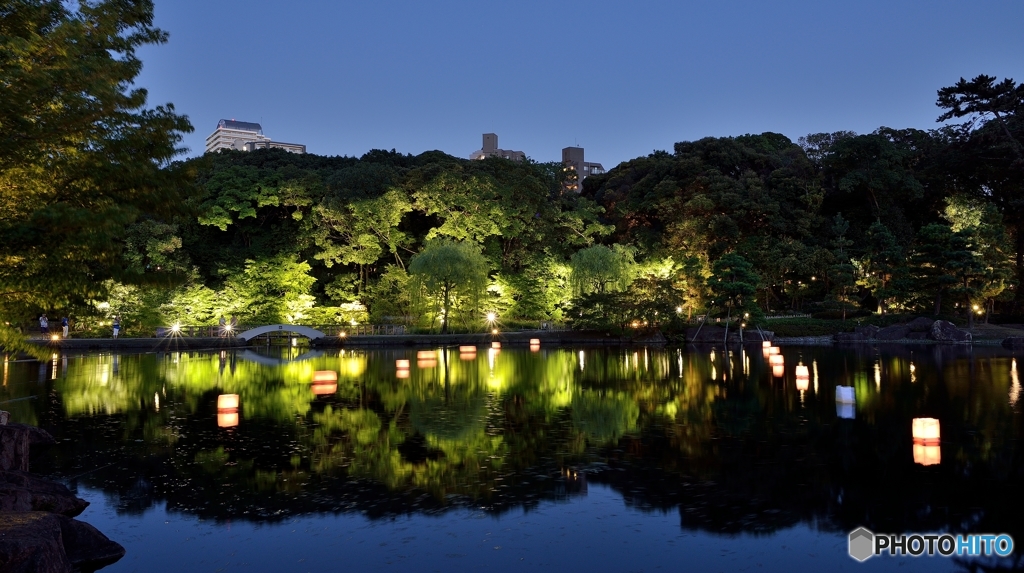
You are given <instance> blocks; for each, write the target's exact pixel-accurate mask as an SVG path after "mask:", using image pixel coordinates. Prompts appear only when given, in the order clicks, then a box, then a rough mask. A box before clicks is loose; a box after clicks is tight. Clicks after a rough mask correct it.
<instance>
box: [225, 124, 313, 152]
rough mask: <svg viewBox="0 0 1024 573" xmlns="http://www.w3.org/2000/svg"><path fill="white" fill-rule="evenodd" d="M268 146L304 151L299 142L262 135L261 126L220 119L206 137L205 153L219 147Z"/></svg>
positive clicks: (247, 147) (250, 149) (248, 147)
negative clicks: (278, 139) (288, 141)
mask: <svg viewBox="0 0 1024 573" xmlns="http://www.w3.org/2000/svg"><path fill="white" fill-rule="evenodd" d="M268 148H275V149H283V150H285V151H288V152H291V153H305V152H306V146H305V145H302V144H300V143H283V142H280V141H271V139H270V138H269V137H267V136H265V135H263V126H261V125H260V124H258V123H252V122H248V121H235V120H233V119H222V120H220V121H218V122H217V129H216V130H214V132H213V133H211V134H210V135H209V137H207V138H206V152H207V153H212V152H214V151H220V150H221V149H235V150H238V151H254V150H256V149H268Z"/></svg>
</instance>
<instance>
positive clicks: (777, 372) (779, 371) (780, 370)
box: [772, 364, 786, 378]
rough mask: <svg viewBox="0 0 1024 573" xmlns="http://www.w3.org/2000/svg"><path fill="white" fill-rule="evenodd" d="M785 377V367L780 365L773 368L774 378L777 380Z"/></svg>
mask: <svg viewBox="0 0 1024 573" xmlns="http://www.w3.org/2000/svg"><path fill="white" fill-rule="evenodd" d="M785 375H786V367H785V366H783V365H781V364H779V365H777V366H772V376H774V377H776V378H782V377H783V376H785Z"/></svg>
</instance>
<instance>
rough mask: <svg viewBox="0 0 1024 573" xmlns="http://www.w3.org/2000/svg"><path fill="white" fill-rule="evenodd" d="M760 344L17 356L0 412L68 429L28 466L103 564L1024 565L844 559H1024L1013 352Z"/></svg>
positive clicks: (205, 567) (1023, 479)
mask: <svg viewBox="0 0 1024 573" xmlns="http://www.w3.org/2000/svg"><path fill="white" fill-rule="evenodd" d="M769 352H774V351H769V350H762V349H760V348H753V347H748V348H747V349H745V350H740V349H738V348H737V349H733V350H731V351H725V350H723V349H722V348H711V347H689V348H683V349H676V348H611V349H594V348H572V349H569V348H557V349H555V348H545V349H542V350H537V349H534V350H532V351H531V350H529V349H526V348H518V349H516V348H505V349H501V350H491V349H487V348H479V349H477V350H476V351H475V352H460V349H459V348H449V349H433V350H422V349H420V350H417V349H391V350H351V349H347V350H331V351H323V352H321V351H308V350H306V349H302V348H298V349H293V348H289V349H282V350H277V351H270V352H256V351H254V350H226V351H223V352H216V351H215V352H164V353H156V354H112V353H99V354H85V355H54V357H53V360H51V361H46V362H36V361H7V362H5V363H4V365H3V368H4V370H3V387H2V390H0V402H3V403H2V404H0V408H3V409H6V410H9V411H11V412H12V417H13V419H14V420H15V421H19V422H25V423H30V424H35V425H39V426H41V427H43V428H46V429H47V430H49V431H50V432H51V433H52V434H53V435H54V436H55V437H56V438H57V440H58V445H57V446H56V447H54V448H52V449H51V450H49V451H48V452H47V453H46V454H45V455H44V456H42V457H41V459H38V460H35V461H34V466H33V471H36V472H38V473H41V474H43V475H47V476H50V477H53V478H55V479H57V480H59V481H61V482H63V483H65V484H67V485H68V486H69V487H71V488H72V489H74V490H75V491H76V492H77V493H78V495H80V496H81V497H84V498H85V499H87V500H89V501H90V502H92V505H91V506H90V507H89V508H88V509H87V510H86V511H85V513H83V514H82V516H81V517H80V519H82V520H84V521H88V522H90V523H92V524H93V525H95V526H97V527H98V528H99V529H100V530H101V531H103V532H104V533H106V534H107V535H108V536H110V537H111V538H112V539H114V540H115V541H118V542H119V543H121V544H122V545H124V546H125V548H126V549H127V555H126V556H125V558H124V559H122V560H121V561H120V562H118V563H116V564H114V565H112V566H110V567H108V568H106V569H104V571H111V572H113V571H149V572H153V571H183V570H189V571H322V570H328V569H338V568H342V567H343V568H345V569H348V570H393V571H435V570H436V571H442V570H444V571H447V570H451V569H452V568H456V567H457V568H459V569H465V570H485V569H486V570H488V571H532V570H538V569H545V570H549V569H552V568H557V569H561V570H565V569H578V568H585V569H587V570H593V571H655V570H673V571H674V570H692V571H741V570H752V571H821V570H824V569H826V568H829V569H836V570H851V571H852V570H871V571H878V570H886V571H890V570H891V571H897V570H898V571H956V570H974V571H976V570H996V569H998V570H1008V569H1014V568H1021V567H1024V558H1021V557H1020V555H1021V554H1022V553H1024V552H1022V551H1016V552H1015V553H1014V554H1013V555H1011V556H1010V557H1007V558H996V557H987V558H982V559H951V558H941V557H919V558H915V557H890V556H881V557H873V558H871V559H869V560H868V561H867V562H865V563H863V564H861V563H858V562H856V561H854V560H853V559H851V558H850V557H849V556H848V555H847V534H848V533H849V532H850V531H851V530H853V529H855V528H857V527H859V526H864V527H867V528H868V529H871V530H873V531H876V532H886V533H910V532H951V533H1008V534H1010V535H1012V536H1013V537H1014V539H1016V540H1024V493H1022V492H1021V488H1022V486H1024V456H1022V453H1021V451H1020V449H1019V447H1018V444H1019V443H1020V442H1019V439H1018V438H1019V436H1020V433H1021V430H1022V415H1021V412H1020V410H1021V406H1022V404H1021V397H1020V394H1021V384H1020V381H1019V378H1018V370H1017V367H1018V362H1021V361H1022V359H1024V358H1022V357H1021V356H1019V355H1017V356H1014V355H1013V354H1011V353H1009V352H1006V351H1001V350H999V349H995V348H974V349H971V348H952V347H937V346H935V347H928V346H921V347H893V348H888V347H881V348H876V347H863V348H856V349H836V348H820V347H784V348H782V349H781V351H780V353H779V355H780V356H781V357H782V358H781V360H780V359H778V358H775V359H773V358H771V357H770V355H769ZM773 360H774V361H775V362H776V364H774V368H773V364H772V361H773ZM398 361H408V368H407V369H405V368H398V367H396V364H399V362H398ZM779 362H781V364H780V363H779ZM1021 366H1022V367H1024V362H1021ZM773 370H774V371H773ZM837 387H842V389H841V390H840V394H841V395H843V396H845V397H846V399H844V400H843V401H837ZM847 399H848V400H850V401H847ZM236 405H237V407H236V408H231V407H232V406H236ZM218 406H220V407H221V409H218ZM929 420H937V422H933V421H929ZM915 428H916V429H915ZM925 431H937V432H938V434H939V437H938V439H934V438H930V439H929V440H928V441H922V440H921V439H920V438H927V437H928V436H924V435H917V436H916V437H917V438H919V439H918V440H915V432H925Z"/></svg>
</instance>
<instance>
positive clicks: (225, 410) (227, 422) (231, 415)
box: [217, 394, 238, 428]
mask: <svg viewBox="0 0 1024 573" xmlns="http://www.w3.org/2000/svg"><path fill="white" fill-rule="evenodd" d="M237 425H238V394H221V395H220V396H217V426H219V427H221V428H234V427H235V426H237Z"/></svg>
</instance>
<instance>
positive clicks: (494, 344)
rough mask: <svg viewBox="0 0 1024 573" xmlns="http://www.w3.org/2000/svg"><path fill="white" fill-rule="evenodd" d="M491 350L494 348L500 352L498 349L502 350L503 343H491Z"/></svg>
mask: <svg viewBox="0 0 1024 573" xmlns="http://www.w3.org/2000/svg"><path fill="white" fill-rule="evenodd" d="M491 348H493V349H495V350H498V349H500V348H501V343H500V342H497V341H495V342H492V343H491Z"/></svg>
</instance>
